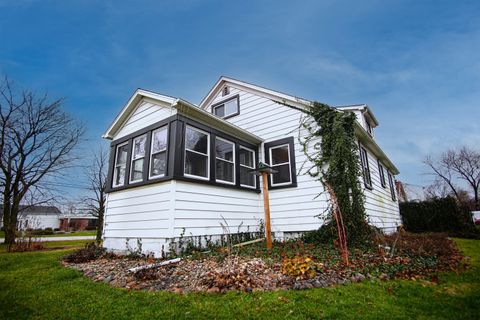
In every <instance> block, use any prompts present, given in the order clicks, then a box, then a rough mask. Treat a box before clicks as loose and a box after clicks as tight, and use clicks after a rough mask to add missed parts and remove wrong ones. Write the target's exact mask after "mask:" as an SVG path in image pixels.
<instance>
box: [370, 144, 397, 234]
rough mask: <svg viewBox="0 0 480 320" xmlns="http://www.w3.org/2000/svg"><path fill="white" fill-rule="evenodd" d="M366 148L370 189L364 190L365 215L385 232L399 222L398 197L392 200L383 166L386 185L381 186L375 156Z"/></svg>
mask: <svg viewBox="0 0 480 320" xmlns="http://www.w3.org/2000/svg"><path fill="white" fill-rule="evenodd" d="M366 150H367V154H368V164H369V167H370V175H371V178H372V190H369V189H365V190H364V193H365V208H366V211H367V215H368V216H369V219H370V222H371V223H372V224H374V225H375V226H377V227H379V228H382V229H383V230H385V231H387V232H391V231H395V230H396V227H397V226H398V225H400V223H401V219H400V209H399V206H398V197H396V198H397V200H396V201H393V200H392V196H391V193H390V185H389V183H388V175H387V171H386V169H385V168H384V172H385V185H386V186H385V188H384V187H382V184H381V182H380V173H379V169H378V162H377V158H375V156H374V155H373V154H372V153H371V152H370V151H369V150H368V149H366ZM362 183H363V180H362Z"/></svg>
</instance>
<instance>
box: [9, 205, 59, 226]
mask: <svg viewBox="0 0 480 320" xmlns="http://www.w3.org/2000/svg"><path fill="white" fill-rule="evenodd" d="M0 210H2V211H3V206H0ZM60 214H61V212H60V210H59V209H58V208H57V207H54V206H20V213H19V215H18V222H17V229H19V230H25V229H45V228H52V229H55V228H58V227H59V226H60V221H59V216H60ZM0 218H1V219H0V226H2V227H3V216H2V217H0Z"/></svg>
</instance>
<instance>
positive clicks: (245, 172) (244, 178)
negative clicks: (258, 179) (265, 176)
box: [240, 167, 255, 187]
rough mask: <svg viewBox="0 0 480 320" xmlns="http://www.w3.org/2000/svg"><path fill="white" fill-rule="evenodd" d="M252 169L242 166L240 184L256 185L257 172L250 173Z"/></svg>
mask: <svg viewBox="0 0 480 320" xmlns="http://www.w3.org/2000/svg"><path fill="white" fill-rule="evenodd" d="M250 170H252V169H249V168H245V167H240V184H243V185H247V186H252V187H254V186H255V174H254V173H249V171H250Z"/></svg>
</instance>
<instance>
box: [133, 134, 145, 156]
mask: <svg viewBox="0 0 480 320" xmlns="http://www.w3.org/2000/svg"><path fill="white" fill-rule="evenodd" d="M146 140H147V138H146V137H145V136H143V137H138V138H135V139H134V140H133V159H137V158H141V157H144V156H145V141H146Z"/></svg>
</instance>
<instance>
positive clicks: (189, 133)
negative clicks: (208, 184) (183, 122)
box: [185, 126, 210, 180]
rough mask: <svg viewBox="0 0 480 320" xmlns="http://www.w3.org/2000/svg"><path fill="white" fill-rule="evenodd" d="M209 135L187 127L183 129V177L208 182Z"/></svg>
mask: <svg viewBox="0 0 480 320" xmlns="http://www.w3.org/2000/svg"><path fill="white" fill-rule="evenodd" d="M209 160H210V135H209V134H208V133H206V132H203V131H201V130H199V129H196V128H193V127H190V126H187V127H186V129H185V176H190V177H193V178H197V179H204V180H208V179H209V177H210V166H209V163H210V161H209Z"/></svg>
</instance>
